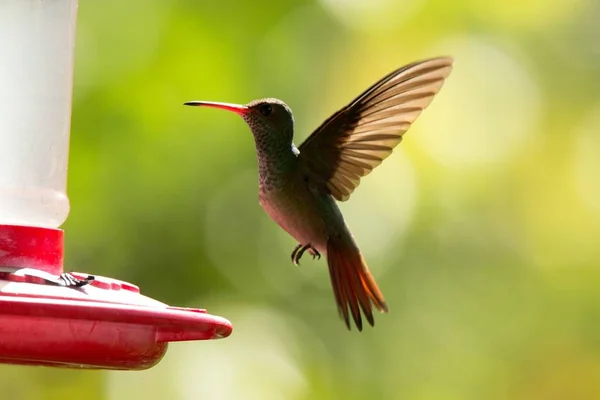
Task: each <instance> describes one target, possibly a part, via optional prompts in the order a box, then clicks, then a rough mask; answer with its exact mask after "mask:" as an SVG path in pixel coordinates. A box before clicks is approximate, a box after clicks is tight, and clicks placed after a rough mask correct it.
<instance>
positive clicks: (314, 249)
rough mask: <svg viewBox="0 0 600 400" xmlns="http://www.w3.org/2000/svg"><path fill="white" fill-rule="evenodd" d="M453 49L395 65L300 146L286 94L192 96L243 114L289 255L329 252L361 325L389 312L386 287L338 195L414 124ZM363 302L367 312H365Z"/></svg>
mask: <svg viewBox="0 0 600 400" xmlns="http://www.w3.org/2000/svg"><path fill="white" fill-rule="evenodd" d="M452 63H453V59H452V58H451V57H437V58H431V59H427V60H423V61H418V62H414V63H412V64H408V65H406V66H403V67H401V68H398V69H396V70H395V71H392V72H391V73H389V74H388V75H386V76H385V77H383V78H382V79H380V80H379V81H377V82H376V83H375V84H373V85H372V86H371V87H369V88H368V89H367V90H366V91H364V92H363V93H362V94H361V95H359V96H358V97H357V98H355V99H354V100H352V101H351V102H350V103H349V104H348V105H346V106H345V107H343V108H341V109H340V110H339V111H337V112H336V113H334V114H333V115H332V116H331V117H329V118H328V119H327V120H325V122H323V123H322V124H321V125H320V126H319V127H318V128H317V129H316V130H315V131H314V132H313V133H312V134H311V135H310V136H309V137H308V138H307V139H306V140H305V141H304V142H303V143H302V144H301V145H300V146H299V147H296V146H295V145H294V142H293V139H294V117H293V115H292V110H291V109H290V107H288V105H287V104H285V103H284V102H283V101H281V100H278V99H274V98H265V99H260V100H254V101H251V102H250V103H248V104H246V105H238V104H230V103H221V102H212V101H190V102H187V103H184V105H188V106H202V107H213V108H218V109H223V110H228V111H232V112H234V113H236V114H238V115H239V116H241V117H242V118H243V119H244V121H245V122H246V123H247V125H248V126H249V128H250V130H251V131H252V135H253V136H254V142H255V145H256V155H257V159H258V187H259V190H258V192H259V195H258V198H259V203H260V205H261V206H262V208H263V209H264V210H265V211H266V213H267V214H268V215H269V216H270V217H271V218H272V219H273V220H274V221H275V222H276V223H277V224H278V225H279V226H280V227H281V228H283V229H284V230H285V231H286V232H287V233H288V234H290V235H291V236H292V237H293V238H294V239H295V240H296V241H297V242H298V245H297V246H296V247H295V248H294V250H293V251H292V255H291V258H292V262H293V263H294V264H295V265H298V264H299V262H300V259H301V258H302V255H303V254H304V253H305V252H306V251H308V252H309V254H310V255H312V257H313V259H314V258H315V257H317V258H320V257H321V254H323V255H324V256H325V257H326V258H327V265H328V267H329V275H330V278H331V285H332V287H333V293H334V297H335V301H336V303H337V308H338V312H339V314H340V317H341V318H342V319H343V320H344V322H345V324H346V327H347V328H348V330H350V329H351V323H350V315H351V316H352V319H353V320H354V324H355V325H356V327H357V329H358V330H359V331H362V328H363V317H362V316H363V315H364V318H365V319H366V320H367V322H368V323H369V324H370V325H371V326H374V324H375V322H374V318H373V309H374V308H375V309H377V310H379V311H380V312H388V306H387V303H386V302H385V299H384V297H383V294H382V293H381V290H380V289H379V287H378V286H377V283H376V282H375V279H374V278H373V276H372V275H371V272H370V271H369V268H368V267H367V263H366V262H365V259H364V258H363V255H362V253H361V251H360V250H359V247H358V245H357V243H356V240H355V239H354V237H353V235H352V233H351V232H350V230H349V228H348V226H347V225H346V222H345V220H344V217H343V216H342V213H341V212H340V209H339V208H338V206H337V204H336V201H342V202H343V201H346V200H348V198H349V197H350V195H351V194H352V192H353V191H354V189H356V187H357V186H358V185H359V183H360V179H361V178H362V177H363V176H365V175H367V174H369V173H370V172H371V171H372V170H373V169H374V168H375V167H376V166H378V165H379V164H381V162H382V161H383V160H384V159H385V158H386V157H388V156H389V155H390V154H391V153H392V150H393V149H394V147H395V146H397V145H398V144H399V143H400V141H401V140H402V137H403V135H404V133H405V132H406V131H407V130H408V129H409V128H410V126H411V124H412V123H413V122H414V121H415V120H416V119H417V117H418V116H419V115H420V114H421V111H423V110H424V109H425V108H426V107H427V106H428V105H429V104H430V103H431V101H432V100H433V97H434V96H435V95H436V93H437V92H438V91H439V90H440V89H441V87H442V85H443V84H444V80H445V79H446V78H447V77H448V75H449V74H450V72H451V70H452ZM361 310H362V314H361Z"/></svg>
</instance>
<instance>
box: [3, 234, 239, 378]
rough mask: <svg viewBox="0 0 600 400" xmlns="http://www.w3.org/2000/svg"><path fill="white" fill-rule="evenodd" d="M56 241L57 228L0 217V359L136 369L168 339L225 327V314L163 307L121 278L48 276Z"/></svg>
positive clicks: (52, 272) (57, 268)
mask: <svg viewBox="0 0 600 400" xmlns="http://www.w3.org/2000/svg"><path fill="white" fill-rule="evenodd" d="M62 244H63V232H62V231H61V230H59V229H46V228H32V227H17V226H6V225H0V363H8V364H27V365H48V366H63V367H70V368H105V369H128V370H132V369H134V370H139V369H146V368H150V367H152V366H153V365H155V364H157V363H158V362H159V361H160V360H161V358H162V357H163V356H164V354H165V353H166V351H167V344H168V342H174V341H184V340H207V339H219V338H224V337H227V336H229V335H230V334H231V332H232V329H233V328H232V326H231V323H230V322H229V321H227V320H226V319H224V318H222V317H218V316H214V315H210V314H208V313H206V311H205V310H200V309H190V308H179V307H170V306H168V305H166V304H163V303H160V302H158V301H156V300H153V299H151V298H149V297H146V296H143V295H141V294H140V291H139V288H138V287H137V286H135V285H132V284H130V283H127V282H123V281H119V280H115V279H111V278H106V277H99V276H96V277H95V280H94V281H92V282H91V283H90V284H88V285H86V286H83V287H81V288H71V287H63V286H58V285H52V284H49V283H48V282H50V281H56V280H57V278H58V276H59V275H60V274H61V273H62V258H63V256H62V248H63V247H62ZM73 275H75V276H76V277H78V278H85V277H86V276H87V274H79V273H73Z"/></svg>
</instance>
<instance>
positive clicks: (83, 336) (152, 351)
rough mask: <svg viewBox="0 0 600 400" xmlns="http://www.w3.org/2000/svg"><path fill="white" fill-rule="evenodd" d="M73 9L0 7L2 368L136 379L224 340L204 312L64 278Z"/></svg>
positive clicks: (92, 280)
mask: <svg viewBox="0 0 600 400" xmlns="http://www.w3.org/2000/svg"><path fill="white" fill-rule="evenodd" d="M76 21H77V0H59V1H47V0H28V1H23V0H8V1H2V2H0V60H3V61H2V65H1V66H0V87H2V92H1V93H0V363H6V364H22V365H45V366H60V367H69V368H91V369H121V370H139V369H146V368H150V367H152V366H153V365H155V364H156V363H158V362H159V361H160V360H161V358H162V357H163V356H164V354H165V353H166V351H167V344H168V342H173V341H186V340H207V339H218V338H224V337H227V336H229V335H230V334H231V331H232V326H231V323H230V322H229V321H227V320H226V319H224V318H222V317H218V316H213V315H210V314H208V313H206V311H205V310H200V309H189V308H179V307H170V306H168V305H166V304H163V303H161V302H159V301H156V300H153V299H151V298H148V297H146V296H143V295H141V294H140V290H139V289H138V287H137V286H135V285H133V284H130V283H127V282H123V281H119V280H116V279H111V278H107V277H101V276H92V275H88V274H83V273H68V274H65V273H64V272H63V231H62V230H61V229H58V227H59V226H60V225H61V224H62V223H63V222H64V221H65V220H66V218H67V215H68V212H69V200H68V198H67V196H66V180H67V165H68V147H69V130H70V111H71V96H72V81H73V54H74V41H75V26H76Z"/></svg>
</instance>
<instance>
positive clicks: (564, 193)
mask: <svg viewBox="0 0 600 400" xmlns="http://www.w3.org/2000/svg"><path fill="white" fill-rule="evenodd" d="M599 18H600V3H598V1H596V0H576V1H573V0H555V1H552V2H544V1H535V0H522V1H504V2H499V1H497V2H485V1H464V0H460V1H453V2H448V1H444V0H430V1H425V0H403V1H397V2H396V1H391V0H378V1H373V2H361V1H357V0H323V1H321V2H318V1H301V0H292V1H287V2H284V1H280V2H274V1H273V2H260V1H252V2H249V1H248V2H242V1H233V0H222V1H219V2H208V1H198V0H195V1H194V0H174V1H164V0H163V1H160V0H144V1H142V0H131V1H117V0H104V1H81V2H80V7H79V19H78V28H77V47H76V63H75V82H74V103H73V115H72V130H71V150H70V164H69V165H70V169H69V189H68V194H69V198H70V200H71V209H72V210H71V214H70V217H69V219H68V220H67V223H66V224H65V225H64V228H65V230H66V237H67V255H66V263H67V268H68V269H73V270H79V271H85V272H89V273H93V274H98V275H105V276H111V277H115V278H119V279H123V280H126V281H130V282H133V283H135V284H137V285H139V286H140V287H141V289H142V292H143V293H144V294H146V295H148V296H150V297H153V298H156V299H158V300H160V301H163V302H165V303H168V304H172V305H179V306H191V307H200V308H207V309H208V311H209V312H211V313H213V314H217V315H221V316H224V317H226V318H228V319H229V320H231V321H232V323H233V325H234V333H233V334H232V336H231V337H229V338H228V339H225V340H221V341H213V342H202V343H177V344H173V345H171V346H170V350H169V352H168V353H167V355H166V357H165V359H164V360H163V361H162V362H161V363H160V364H159V365H158V366H156V367H155V368H153V369H151V370H148V371H143V372H103V371H100V372H98V371H72V370H54V369H46V368H26V367H9V366H5V367H2V368H0V371H2V373H1V374H0V382H2V387H3V390H2V392H3V394H2V395H1V396H0V398H2V399H11V400H12V399H15V400H19V399H23V400H25V399H47V400H50V399H63V400H64V399H110V400H121V399H138V398H139V399H167V398H170V399H182V400H184V399H185V400H187V399H201V398H210V399H410V400H413V399H414V400H455V399H456V400H467V399H476V400H480V399H524V400H534V399H540V400H550V399H598V398H600V307H599V305H600V289H599V287H600V286H599V284H600V241H599V239H598V238H599V237H600V178H599V175H600V96H599V95H598V92H599V90H600V45H599V44H598V43H599V42H598V37H600V25H599V24H598V21H599ZM443 54H449V55H453V56H455V58H456V63H455V70H454V72H453V74H452V75H451V76H450V79H449V81H448V84H447V85H446V87H444V89H442V91H441V92H440V94H439V96H438V98H436V100H434V102H433V103H432V106H431V107H430V109H428V110H427V111H425V112H424V113H423V115H422V116H421V117H420V119H419V120H418V121H417V122H416V123H415V125H414V126H413V128H412V129H411V130H410V131H409V133H408V134H407V135H406V137H405V140H404V142H403V143H402V144H401V148H400V149H399V150H398V151H397V152H396V153H395V154H394V155H393V156H392V157H391V158H390V159H389V160H387V161H386V162H385V163H384V165H382V166H381V169H378V170H376V171H375V172H374V173H373V174H371V175H370V176H369V177H367V178H366V179H365V180H364V181H363V183H362V184H361V187H360V188H359V189H358V190H357V192H356V194H355V195H354V196H353V197H352V198H351V199H350V201H349V202H348V203H347V204H343V205H342V206H343V210H344V211H345V213H346V218H347V221H348V224H349V225H350V227H351V228H352V229H353V231H354V232H355V235H356V237H357V240H358V242H359V244H361V243H362V244H364V245H363V249H364V252H365V255H366V258H367V260H368V261H369V263H370V265H371V268H372V270H373V272H374V273H375V275H376V277H377V279H378V281H379V283H380V286H381V289H382V290H383V292H384V294H385V295H386V298H387V300H388V303H389V304H390V313H389V314H388V315H378V316H377V320H376V327H375V328H374V329H366V331H364V332H363V333H361V334H358V333H357V332H347V331H346V330H345V327H344V325H343V323H342V322H341V321H340V320H339V319H338V317H337V311H336V310H335V305H334V301H333V296H332V293H331V290H330V288H329V278H328V276H327V268H326V264H325V261H324V260H321V261H319V262H312V261H311V260H310V258H305V259H304V260H303V263H302V265H301V266H300V267H299V268H298V267H294V266H293V265H292V264H291V263H290V261H289V254H290V252H291V250H292V249H293V247H294V245H295V243H294V241H293V240H292V239H291V238H289V237H288V236H287V235H286V234H285V233H284V232H282V231H280V230H279V228H278V227H276V226H275V224H274V223H272V222H271V221H270V220H269V219H268V217H267V216H266V214H264V213H263V211H262V210H261V209H260V206H259V205H258V202H257V192H256V191H257V189H256V160H255V154H254V149H253V142H252V138H251V135H250V133H249V131H248V129H247V127H246V126H245V124H244V123H243V122H242V121H241V120H240V119H239V118H237V117H235V116H233V115H230V114H228V113H225V112H218V111H215V110H200V109H192V108H187V107H183V106H182V103H183V102H185V101H188V100H200V99H203V100H215V101H229V102H237V103H245V102H248V101H250V100H252V99H254V98H259V97H278V98H281V99H283V100H284V101H286V102H287V103H288V104H289V105H290V106H291V107H292V109H293V110H294V113H295V118H296V121H297V133H296V136H297V143H298V142H299V141H301V140H303V139H304V138H305V137H306V136H307V135H308V134H309V133H310V132H311V129H313V128H314V127H316V126H317V125H318V124H319V123H320V121H322V120H323V119H324V118H326V117H327V116H329V115H330V114H331V113H332V112H334V111H335V110H336V109H337V108H339V107H341V106H343V105H344V104H345V103H346V102H348V101H349V100H350V99H352V98H353V97H354V96H355V95H357V94H358V93H359V92H360V91H362V90H363V89H365V88H366V87H367V86H368V85H370V84H371V83H373V82H374V81H375V80H377V79H379V78H380V77H381V76H383V75H384V74H386V73H387V72H389V71H390V70H392V69H394V68H396V67H398V66H401V65H403V64H405V63H408V62H411V61H414V60H417V59H420V58H425V57H430V56H436V55H443Z"/></svg>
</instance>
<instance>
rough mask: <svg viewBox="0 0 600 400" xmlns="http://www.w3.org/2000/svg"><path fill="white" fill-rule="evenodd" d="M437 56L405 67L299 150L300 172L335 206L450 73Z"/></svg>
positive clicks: (444, 59) (334, 118)
mask: <svg viewBox="0 0 600 400" xmlns="http://www.w3.org/2000/svg"><path fill="white" fill-rule="evenodd" d="M452 62H453V60H452V58H450V57H440V58H433V59H429V60H425V61H421V62H416V63H413V64H409V65H407V66H404V67H402V68H400V69H397V70H396V71H393V72H392V73H390V74H389V75H387V76H385V77H384V78H382V79H381V80H380V81H379V82H377V83H375V84H374V85H373V86H371V87H370V88H369V89H367V90H366V91H365V92H364V93H362V94H361V95H360V96H358V97H357V98H356V99H355V100H354V101H352V102H351V103H350V104H348V105H347V106H346V107H344V108H342V109H341V110H339V111H338V112H336V113H335V114H334V115H332V116H331V117H330V118H329V119H327V120H326V121H325V122H323V124H321V126H320V127H319V128H317V130H315V131H314V132H313V133H312V134H311V135H310V136H309V137H308V139H306V141H304V143H302V144H301V145H300V147H299V150H300V155H299V156H298V162H299V167H300V169H301V172H302V173H303V174H305V176H306V177H307V178H308V179H309V180H310V181H312V182H314V183H316V184H317V185H319V186H320V187H321V188H322V189H323V190H325V191H326V192H328V193H330V194H331V195H332V196H333V197H334V198H336V199H337V200H339V201H345V200H347V199H348V198H349V197H350V194H351V193H352V192H353V191H354V189H356V187H357V186H358V185H359V183H360V178H362V177H363V176H365V175H367V174H368V173H369V172H371V171H372V170H373V168H375V167H376V166H378V165H379V164H381V162H382V161H383V160H384V159H385V158H386V157H387V156H389V155H390V154H391V153H392V150H393V148H394V147H395V146H396V145H398V143H400V141H401V140H402V135H403V134H404V132H406V131H407V130H408V128H410V126H411V124H412V123H413V122H414V121H415V119H416V118H417V117H418V116H419V114H420V113H421V111H423V110H424V109H425V108H426V107H427V106H428V105H429V103H430V102H431V100H432V99H433V97H434V96H435V94H436V93H437V92H438V91H439V90H440V88H441V87H442V85H443V83H444V80H445V79H446V77H447V76H448V75H449V74H450V71H451V70H452Z"/></svg>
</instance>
